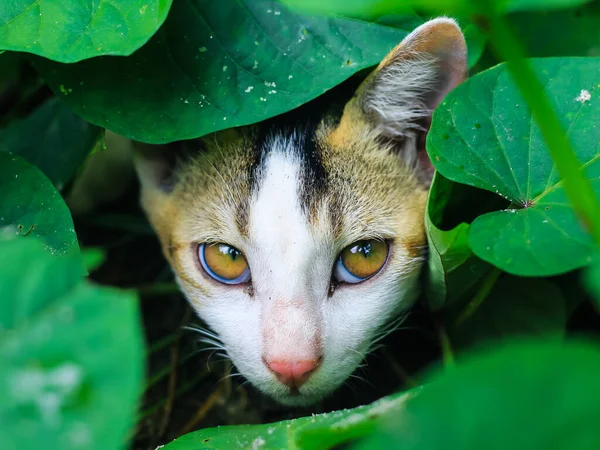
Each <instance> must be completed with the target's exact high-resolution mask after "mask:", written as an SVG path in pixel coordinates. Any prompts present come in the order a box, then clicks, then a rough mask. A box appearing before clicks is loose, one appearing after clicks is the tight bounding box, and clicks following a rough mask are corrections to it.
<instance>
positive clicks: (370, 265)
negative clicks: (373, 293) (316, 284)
mask: <svg viewBox="0 0 600 450" xmlns="http://www.w3.org/2000/svg"><path fill="white" fill-rule="evenodd" d="M388 253H389V245H388V243H387V242H385V241H378V240H375V239H369V240H364V241H358V242H355V243H354V244H352V245H350V246H348V247H346V248H345V249H344V250H342V253H340V256H339V258H338V260H337V262H336V264H335V267H334V270H333V277H334V278H335V279H336V280H337V281H340V282H344V283H352V284H356V283H360V282H361V281H365V280H366V279H368V278H371V277H372V276H373V275H375V274H377V272H379V271H380V270H381V269H382V268H383V266H384V265H385V263H386V262H387V259H388Z"/></svg>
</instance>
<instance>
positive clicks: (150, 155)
mask: <svg viewBox="0 0 600 450" xmlns="http://www.w3.org/2000/svg"><path fill="white" fill-rule="evenodd" d="M172 147H173V146H172V145H169V144H167V145H152V144H144V143H141V142H136V143H135V152H134V155H133V162H134V165H135V170H136V172H137V175H138V178H139V180H140V184H141V185H142V188H144V189H148V190H151V191H160V192H164V193H170V192H171V191H172V190H173V187H174V186H175V178H174V173H175V166H176V163H177V157H176V156H175V151H174V150H176V149H174V148H172Z"/></svg>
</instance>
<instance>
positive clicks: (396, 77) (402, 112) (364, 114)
mask: <svg viewBox="0 0 600 450" xmlns="http://www.w3.org/2000/svg"><path fill="white" fill-rule="evenodd" d="M466 73H467V47H466V44H465V39H464V36H463V34H462V32H461V30H460V28H459V26H458V25H457V23H456V22H455V21H454V20H452V19H448V18H437V19H433V20H430V21H428V22H426V23H424V24H423V25H421V26H420V27H418V28H417V29H415V30H414V31H413V32H412V33H410V34H409V35H408V36H407V37H406V38H405V39H404V40H403V41H402V42H401V43H400V44H399V45H398V46H397V47H395V48H394V49H393V50H392V51H391V52H390V53H389V54H388V55H387V56H386V57H385V59H384V60H383V61H381V63H380V64H379V66H378V67H377V69H375V71H373V72H372V73H371V74H370V75H369V76H368V77H367V79H366V80H365V81H364V82H363V83H362V84H361V85H360V86H359V88H358V89H357V91H356V93H355V95H354V97H353V98H352V100H350V101H349V102H348V103H347V104H346V107H345V109H344V114H343V116H342V119H341V121H340V124H339V126H338V127H337V129H335V130H333V132H332V136H330V137H331V138H332V139H333V141H337V142H338V143H344V141H346V142H345V144H348V143H350V142H352V141H353V140H354V141H356V137H357V134H364V133H365V131H366V130H365V129H368V130H369V131H375V132H376V133H378V134H379V135H381V136H382V137H384V138H386V139H391V140H398V141H404V140H405V139H406V138H410V139H413V140H414V141H415V142H417V141H420V146H421V147H422V146H423V141H424V140H423V139H418V137H419V135H421V136H423V135H424V133H425V132H427V130H428V129H429V124H430V121H431V113H432V112H433V110H434V109H435V108H436V107H437V106H438V104H439V103H440V102H441V101H442V99H443V98H444V96H445V95H446V94H447V93H448V92H450V91H451V90H452V89H454V88H455V87H456V86H457V85H458V84H460V83H461V82H462V81H463V80H464V79H465V77H466ZM417 147H419V144H417Z"/></svg>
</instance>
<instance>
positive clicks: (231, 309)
mask: <svg viewBox="0 0 600 450" xmlns="http://www.w3.org/2000/svg"><path fill="white" fill-rule="evenodd" d="M465 52H466V50H465V46H464V40H463V38H462V34H461V33H460V30H459V29H458V27H457V26H456V24H455V23H454V22H453V21H451V20H449V19H437V20H435V21H431V22H429V23H427V24H425V25H423V26H422V27H420V28H419V29H417V30H415V32H413V33H412V34H411V35H409V36H408V37H407V38H406V39H405V40H404V41H403V42H402V43H401V44H400V45H399V46H398V47H397V48H396V49H394V50H393V51H392V52H391V53H390V55H389V56H388V57H387V58H386V59H385V60H384V61H383V62H382V64H381V65H380V66H379V68H378V69H377V70H376V71H375V72H374V73H373V74H372V75H370V76H369V77H368V78H367V79H366V80H365V81H364V82H363V84H361V86H360V87H359V89H358V90H357V91H356V93H355V95H354V97H353V98H352V99H351V100H350V101H349V102H348V103H347V104H346V106H345V108H344V112H343V114H341V116H339V117H336V115H335V114H334V115H329V114H325V115H324V116H323V117H322V118H321V119H316V120H315V119H314V117H315V115H314V112H311V113H309V115H310V117H309V118H307V117H302V112H295V113H293V114H291V115H284V116H281V117H279V118H277V119H276V120H273V121H268V122H266V123H263V124H259V125H256V126H252V127H246V128H239V129H235V130H226V131H223V132H219V133H216V134H214V135H209V136H206V137H204V138H202V139H201V140H198V141H196V142H194V143H191V146H192V148H193V149H194V150H195V151H193V152H192V155H191V158H190V159H188V160H187V161H186V162H185V163H182V164H179V165H177V166H175V167H173V166H171V165H169V164H168V163H167V162H166V161H165V159H164V158H163V157H162V156H160V151H159V152H157V151H156V149H149V148H147V147H146V148H143V147H144V146H140V151H139V154H138V156H137V169H138V173H139V175H140V179H141V181H142V188H143V189H142V204H143V206H144V209H145V210H146V212H147V214H148V217H149V219H150V221H151V223H152V225H153V226H154V228H155V229H156V231H157V233H158V235H159V238H160V240H161V243H162V246H163V250H164V253H165V255H166V257H167V259H168V260H169V262H170V264H171V266H172V267H173V269H174V272H175V275H176V278H177V281H178V283H179V285H180V286H181V289H182V291H183V292H184V293H185V295H186V297H187V298H188V300H189V301H190V303H191V305H192V306H193V308H194V309H195V310H196V312H197V313H198V315H199V316H200V317H201V318H202V319H203V320H204V321H205V322H206V323H207V324H208V325H209V326H210V328H212V330H214V331H215V332H216V333H217V334H218V336H219V339H220V342H221V343H222V346H223V347H224V350H225V351H226V352H227V354H228V356H229V357H230V358H231V359H232V361H233V362H234V364H235V365H236V367H237V369H238V370H239V371H240V373H241V374H242V375H244V376H245V377H246V378H247V379H248V380H249V381H250V382H251V383H252V384H253V385H254V386H256V387H257V388H258V389H260V390H261V391H263V392H264V393H266V394H268V395H270V396H272V397H273V398H275V399H276V400H278V401H280V402H282V403H285V404H290V405H300V404H309V403H313V402H315V401H317V400H319V399H320V398H322V397H324V396H325V395H327V394H329V393H330V392H332V391H333V390H334V389H335V388H337V387H338V386H340V385H341V384H342V383H344V381H345V380H346V379H347V378H348V377H349V376H350V374H351V373H352V372H353V371H354V370H355V369H356V367H357V366H358V365H359V364H360V362H361V360H362V359H363V356H364V355H365V354H366V353H367V352H368V351H369V349H370V348H371V347H372V345H373V343H374V342H375V341H376V340H377V338H378V336H380V335H381V334H382V333H384V332H385V330H386V325H387V324H389V323H390V322H391V321H393V320H394V319H395V318H397V317H398V316H399V315H401V314H402V312H403V311H405V310H406V309H407V308H409V307H410V306H411V304H412V303H413V302H414V300H415V298H416V296H417V295H418V283H417V279H418V275H419V271H420V268H421V265H422V262H423V257H424V251H425V248H426V238H425V232H424V225H423V215H424V205H425V201H426V197H427V187H428V182H427V180H428V179H429V175H430V172H431V171H430V165H429V164H428V163H427V161H426V159H425V158H423V157H422V155H423V153H422V148H420V145H419V142H422V135H423V133H424V131H425V129H426V127H427V125H426V124H427V121H428V117H429V115H430V113H431V110H432V109H433V108H434V107H435V105H436V104H437V103H438V102H439V101H440V100H441V98H442V97H443V95H444V94H445V93H446V92H447V91H448V90H450V89H452V88H453V87H454V86H455V85H456V84H457V83H458V82H460V80H462V77H463V74H464V72H465V59H466V55H465ZM157 155H158V156H157Z"/></svg>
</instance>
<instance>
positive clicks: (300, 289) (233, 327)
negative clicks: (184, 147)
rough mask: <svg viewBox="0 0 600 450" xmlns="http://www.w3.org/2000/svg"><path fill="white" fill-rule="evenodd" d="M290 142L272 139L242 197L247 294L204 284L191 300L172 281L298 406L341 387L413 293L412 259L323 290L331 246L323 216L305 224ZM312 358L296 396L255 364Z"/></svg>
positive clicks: (261, 381) (280, 395) (256, 378)
mask: <svg viewBox="0 0 600 450" xmlns="http://www.w3.org/2000/svg"><path fill="white" fill-rule="evenodd" d="M290 142H291V141H288V140H285V139H283V138H279V139H276V140H273V141H272V142H271V145H272V147H273V151H272V152H271V154H270V156H269V157H268V160H267V162H266V165H265V169H264V172H263V173H262V178H261V179H262V181H261V184H260V188H259V189H258V191H257V193H256V195H255V197H254V198H253V199H252V202H251V210H250V224H249V237H248V239H246V240H245V241H244V240H243V239H242V238H241V237H238V238H237V239H236V241H237V242H244V243H243V244H242V245H240V250H241V251H242V252H243V253H244V255H245V256H246V258H247V260H248V263H249V265H250V270H251V273H252V285H253V289H254V294H253V295H252V296H251V295H249V294H248V293H246V292H244V290H243V289H237V288H231V286H225V285H219V284H218V283H209V285H210V286H211V289H213V292H212V295H211V298H210V299H204V298H202V299H199V300H198V301H194V299H193V297H196V296H197V295H198V294H197V293H195V292H193V290H192V289H191V288H190V287H189V286H187V287H186V285H185V283H181V285H182V287H183V288H184V290H185V291H186V293H187V294H188V296H189V297H190V300H192V304H194V305H196V306H197V311H198V313H199V315H200V316H201V317H202V318H203V319H204V320H205V321H206V322H207V323H208V324H209V326H210V327H211V328H212V329H213V330H215V331H216V332H217V333H218V334H219V336H220V338H221V340H222V342H223V344H224V347H225V348H226V350H227V353H228V355H229V356H230V357H231V359H232V360H233V362H234V364H235V365H236V366H237V368H238V369H239V371H240V372H241V373H242V374H243V375H244V376H245V377H246V378H247V379H248V380H250V382H251V383H252V384H253V385H254V386H256V387H258V388H259V389H260V390H261V391H263V392H264V393H266V394H268V395H271V396H273V397H275V398H276V399H278V400H279V401H280V402H282V403H287V404H295V405H299V404H308V403H312V402H314V401H316V400H318V399H320V398H322V397H323V396H325V395H327V394H329V393H330V392H331V391H332V390H334V389H335V388H336V387H338V386H339V385H341V384H342V383H343V382H344V381H345V380H346V379H347V378H348V376H349V375H350V374H351V373H352V372H353V371H354V370H355V369H356V367H357V365H358V364H360V362H361V360H362V358H363V355H365V354H366V353H367V352H368V350H369V348H370V346H371V344H372V343H373V341H374V339H375V338H376V336H377V334H378V333H379V332H381V330H382V327H383V326H384V325H385V323H386V322H388V320H389V319H391V318H393V317H395V316H396V315H397V314H398V312H399V311H400V310H402V309H405V308H407V307H409V306H410V305H411V304H412V302H413V300H414V296H415V295H416V293H417V291H418V289H417V287H416V280H417V274H418V264H412V263H411V262H410V261H408V259H407V258H406V255H403V254H402V252H400V251H398V252H393V253H392V255H391V257H390V262H389V263H388V264H389V265H393V266H395V267H396V269H395V270H385V269H384V270H383V271H382V272H381V273H380V274H378V275H377V276H375V277H374V278H372V279H370V280H368V281H366V282H363V283H360V284H356V285H343V286H340V287H339V288H338V289H336V291H335V292H334V294H333V296H331V297H329V296H328V290H329V284H330V280H331V275H332V273H331V272H332V267H333V264H334V262H335V260H336V259H337V256H338V255H337V251H338V250H336V245H335V243H334V242H333V239H332V236H331V231H330V230H329V225H328V224H329V221H328V220H319V222H318V223H319V225H318V226H317V227H314V226H313V225H311V224H310V223H309V222H308V220H307V218H306V216H305V215H304V213H303V212H302V209H301V207H300V201H299V198H298V191H299V182H298V178H299V170H300V167H299V160H298V158H297V157H296V156H295V154H294V151H293V150H292V149H290V148H286V147H289V146H290V145H291V143H290ZM284 150H286V151H284ZM290 150H292V151H290ZM324 210H326V208H324ZM230 231H231V230H228V232H230ZM342 239H343V240H345V237H343V238H342ZM321 355H322V356H323V361H322V364H321V366H320V367H319V369H318V370H317V371H316V372H315V373H314V375H313V376H312V377H311V378H310V379H309V381H308V382H307V383H306V384H304V385H303V386H302V387H301V388H300V389H299V392H300V395H299V396H298V395H296V396H294V395H290V390H289V388H287V387H286V386H284V385H283V384H282V383H280V382H279V381H278V380H277V379H276V377H275V376H274V375H273V374H272V373H271V372H270V371H269V370H268V368H267V367H266V365H265V363H264V362H263V359H266V360H288V361H295V360H305V359H315V358H317V357H318V356H321Z"/></svg>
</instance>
